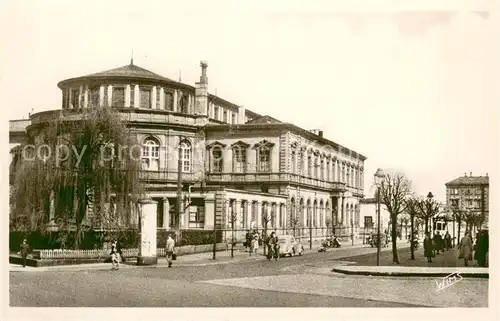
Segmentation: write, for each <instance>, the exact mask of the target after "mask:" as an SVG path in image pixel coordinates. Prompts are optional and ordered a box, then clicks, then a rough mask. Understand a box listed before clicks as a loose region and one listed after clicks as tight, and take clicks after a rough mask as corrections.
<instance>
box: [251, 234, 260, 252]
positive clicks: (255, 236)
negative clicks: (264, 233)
mask: <svg viewBox="0 0 500 321" xmlns="http://www.w3.org/2000/svg"><path fill="white" fill-rule="evenodd" d="M252 248H253V252H254V253H257V251H258V250H259V232H257V230H255V231H254V232H253V238H252Z"/></svg>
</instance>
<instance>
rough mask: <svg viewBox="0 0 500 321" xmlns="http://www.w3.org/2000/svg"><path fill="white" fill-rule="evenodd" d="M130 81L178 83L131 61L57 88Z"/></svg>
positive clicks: (73, 79)
mask: <svg viewBox="0 0 500 321" xmlns="http://www.w3.org/2000/svg"><path fill="white" fill-rule="evenodd" d="M124 78H126V79H128V80H130V81H141V80H145V81H152V82H159V83H177V84H180V83H178V82H177V81H174V80H172V79H170V78H166V77H163V76H161V75H158V74H155V73H154V72H152V71H149V70H147V69H144V68H142V67H139V66H136V65H134V64H133V62H132V61H131V62H130V64H128V65H125V66H122V67H118V68H114V69H109V70H105V71H101V72H97V73H93V74H89V75H85V76H80V77H75V78H69V79H65V80H63V81H61V82H59V83H58V84H57V86H58V87H59V88H61V89H63V88H65V87H66V86H67V85H68V84H70V83H75V82H81V81H92V80H96V81H99V80H113V79H124Z"/></svg>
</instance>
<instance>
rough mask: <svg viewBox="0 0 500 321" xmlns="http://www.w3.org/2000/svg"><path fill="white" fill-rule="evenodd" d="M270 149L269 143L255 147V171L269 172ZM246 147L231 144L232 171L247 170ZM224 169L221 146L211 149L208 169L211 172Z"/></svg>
mask: <svg viewBox="0 0 500 321" xmlns="http://www.w3.org/2000/svg"><path fill="white" fill-rule="evenodd" d="M271 151H272V147H271V146H269V145H262V146H260V147H258V148H256V165H257V166H256V170H257V172H271ZM247 152H248V148H247V147H246V146H241V145H238V146H233V148H232V161H233V168H232V171H233V172H234V173H246V172H247V170H248V162H247ZM223 170H224V155H223V151H222V148H217V147H215V146H214V148H212V149H211V152H210V171H211V172H213V173H222V172H223Z"/></svg>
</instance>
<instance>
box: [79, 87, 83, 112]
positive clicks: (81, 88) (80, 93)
mask: <svg viewBox="0 0 500 321" xmlns="http://www.w3.org/2000/svg"><path fill="white" fill-rule="evenodd" d="M82 97H83V85H80V90H79V92H78V108H82V107H83V106H82Z"/></svg>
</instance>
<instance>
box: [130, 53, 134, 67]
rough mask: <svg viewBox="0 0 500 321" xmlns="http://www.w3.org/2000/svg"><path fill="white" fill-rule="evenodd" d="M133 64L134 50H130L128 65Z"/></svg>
mask: <svg viewBox="0 0 500 321" xmlns="http://www.w3.org/2000/svg"><path fill="white" fill-rule="evenodd" d="M133 64H134V49H132V55H131V56H130V65H133Z"/></svg>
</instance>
